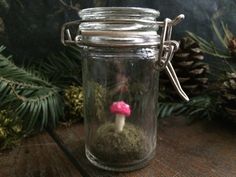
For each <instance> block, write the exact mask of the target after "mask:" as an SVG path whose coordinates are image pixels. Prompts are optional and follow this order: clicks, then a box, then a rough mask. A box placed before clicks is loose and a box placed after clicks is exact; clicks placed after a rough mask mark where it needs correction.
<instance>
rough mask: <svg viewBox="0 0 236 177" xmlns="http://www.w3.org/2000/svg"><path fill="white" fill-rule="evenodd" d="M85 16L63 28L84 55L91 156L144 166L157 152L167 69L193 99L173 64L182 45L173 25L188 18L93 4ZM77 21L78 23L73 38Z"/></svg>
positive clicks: (104, 162) (105, 163)
mask: <svg viewBox="0 0 236 177" xmlns="http://www.w3.org/2000/svg"><path fill="white" fill-rule="evenodd" d="M79 15H80V17H81V18H82V20H81V21H76V22H69V23H67V24H65V25H64V26H63V28H62V42H63V43H64V44H76V45H77V46H78V47H80V48H81V50H82V53H83V68H82V72H83V88H84V96H85V101H84V108H85V122H84V124H85V153H86V156H87V158H88V160H89V161H90V162H91V163H92V164H94V165H95V166H98V167H100V168H102V169H106V170H112V171H129V170H134V169H138V168H141V167H144V166H145V165H147V164H148V162H149V161H150V159H152V158H153V156H154V155H155V149H156V139H157V136H156V132H157V115H158V94H159V93H158V88H159V82H158V81H159V72H160V71H161V70H163V69H165V70H166V71H167V73H168V75H169V76H170V79H171V80H172V82H173V84H174V86H175V88H176V89H177V91H178V92H179V94H180V96H182V97H183V98H184V99H185V100H188V97H187V96H186V95H185V93H184V92H183V90H182V89H181V87H180V85H179V82H178V79H177V77H176V75H175V72H174V70H173V67H172V66H171V63H170V60H171V58H172V56H173V53H174V50H176V49H177V48H178V43H177V42H176V41H172V40H170V36H171V30H172V26H173V25H175V24H177V23H178V22H179V21H180V20H181V19H182V18H183V16H179V17H177V18H176V19H175V20H170V19H166V20H165V21H163V22H158V21H156V18H157V17H158V16H159V12H158V11H156V10H153V9H147V8H130V7H122V8H119V7H102V8H90V9H84V10H82V11H80V12H79ZM71 25H78V31H77V34H76V36H75V37H74V38H73V39H72V36H71V34H70V30H69V27H70V26H71ZM160 27H161V28H162V33H161V35H159V34H158V32H157V31H158V29H159V28H160ZM65 34H67V36H65Z"/></svg>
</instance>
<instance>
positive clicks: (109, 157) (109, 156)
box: [91, 123, 148, 163]
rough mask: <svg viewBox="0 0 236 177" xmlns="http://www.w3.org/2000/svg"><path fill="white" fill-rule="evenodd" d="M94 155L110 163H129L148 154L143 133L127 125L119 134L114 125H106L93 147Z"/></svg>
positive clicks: (101, 128) (95, 139)
mask: <svg viewBox="0 0 236 177" xmlns="http://www.w3.org/2000/svg"><path fill="white" fill-rule="evenodd" d="M91 150H92V153H93V154H94V155H95V156H96V157H98V158H99V159H100V160H104V161H106V162H110V163H128V162H129V161H133V160H139V159H142V158H143V157H145V156H146V155H147V153H148V147H147V143H146V138H145V135H144V133H143V131H142V130H141V129H139V128H137V127H135V126H134V125H131V124H127V123H126V125H125V126H124V129H123V131H122V132H117V131H116V127H115V124H114V123H106V124H104V125H102V126H101V127H100V128H99V129H98V130H97V134H96V136H95V138H94V142H93V145H92V149H91Z"/></svg>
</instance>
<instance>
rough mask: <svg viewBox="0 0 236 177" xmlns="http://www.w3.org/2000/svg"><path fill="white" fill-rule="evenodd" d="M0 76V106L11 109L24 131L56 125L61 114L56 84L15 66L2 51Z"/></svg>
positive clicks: (61, 101)
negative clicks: (21, 123) (20, 121)
mask: <svg viewBox="0 0 236 177" xmlns="http://www.w3.org/2000/svg"><path fill="white" fill-rule="evenodd" d="M0 51H3V47H0ZM0 76H1V77H0V107H1V108H6V107H7V108H9V107H10V109H12V110H14V112H15V114H16V116H17V117H19V118H20V119H22V121H23V126H24V130H25V131H26V132H30V131H32V130H33V129H34V128H39V129H40V130H42V129H43V128H44V127H47V126H52V127H54V126H55V125H56V123H57V122H58V119H59V118H60V117H61V116H62V115H63V100H62V98H61V96H60V94H59V91H60V90H59V89H58V88H57V87H55V86H53V85H52V84H50V83H49V82H47V81H45V80H43V79H41V78H40V77H38V76H35V75H34V74H32V73H29V72H27V71H26V70H24V69H23V68H19V67H17V66H15V65H14V64H13V63H12V62H11V61H10V60H9V57H5V56H3V55H1V54H0Z"/></svg>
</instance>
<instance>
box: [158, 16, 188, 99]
mask: <svg viewBox="0 0 236 177" xmlns="http://www.w3.org/2000/svg"><path fill="white" fill-rule="evenodd" d="M183 19H184V15H183V14H181V15H179V16H177V17H176V18H175V19H174V20H171V19H169V18H166V19H165V20H164V22H158V23H160V24H159V25H160V26H162V27H163V28H162V34H161V42H160V47H159V58H158V60H157V65H158V66H159V69H165V71H166V73H167V75H168V76H169V78H170V80H171V82H172V84H173V86H174V87H175V89H176V91H177V92H178V94H179V96H180V97H181V98H182V99H184V100H185V101H189V98H188V96H187V94H186V93H185V92H184V91H183V89H182V87H181V85H180V82H179V79H178V77H177V75H176V73H175V70H174V68H173V66H172V64H171V60H172V58H173V56H174V52H175V51H177V50H178V48H179V43H178V42H177V41H173V40H171V34H172V27H173V26H174V25H177V24H178V23H179V22H181V21H182V20H183Z"/></svg>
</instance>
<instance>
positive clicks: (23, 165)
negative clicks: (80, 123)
mask: <svg viewBox="0 0 236 177" xmlns="http://www.w3.org/2000/svg"><path fill="white" fill-rule="evenodd" d="M54 176H55V177H81V175H80V173H79V172H78V170H77V169H76V168H75V167H74V166H73V165H72V164H71V162H70V161H69V160H68V159H67V158H66V157H65V155H64V153H63V152H62V151H61V149H60V148H59V147H58V146H57V144H56V143H55V142H54V141H53V140H52V139H51V137H50V136H49V135H48V134H47V133H43V134H40V135H38V136H36V137H32V138H27V139H25V140H24V141H23V142H22V143H21V145H20V146H19V147H17V148H15V149H14V150H12V151H10V152H8V153H6V152H4V153H2V154H1V155H0V177H54Z"/></svg>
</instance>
